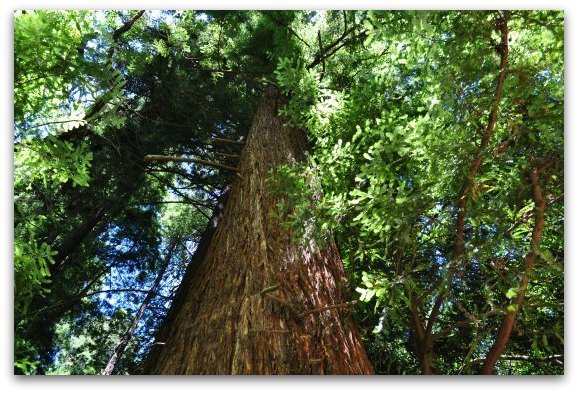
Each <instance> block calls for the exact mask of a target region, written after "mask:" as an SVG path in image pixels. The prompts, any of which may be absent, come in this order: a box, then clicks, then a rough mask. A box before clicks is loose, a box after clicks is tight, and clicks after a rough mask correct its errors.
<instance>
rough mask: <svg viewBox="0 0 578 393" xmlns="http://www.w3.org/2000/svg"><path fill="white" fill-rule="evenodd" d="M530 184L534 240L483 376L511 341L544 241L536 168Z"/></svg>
mask: <svg viewBox="0 0 578 393" xmlns="http://www.w3.org/2000/svg"><path fill="white" fill-rule="evenodd" d="M530 182H531V184H532V193H533V196H534V204H535V207H534V220H535V222H534V229H533V231H532V239H531V241H530V252H529V253H528V255H527V256H526V260H525V266H524V274H523V275H522V279H521V280H520V285H519V286H518V293H517V295H516V296H515V297H514V298H513V299H512V301H511V302H510V305H509V307H508V312H507V313H506V315H505V317H504V320H503V321H502V326H501V327H500V331H499V332H498V335H497V336H496V341H494V345H492V347H491V348H490V350H489V351H488V354H487V355H486V361H485V362H484V365H483V367H482V372H481V373H482V374H484V375H491V374H493V373H494V369H495V366H496V362H497V361H498V359H499V358H500V356H501V355H502V353H503V352H504V349H505V348H506V344H507V343H508V341H509V340H510V334H511V333H512V328H513V327H514V322H515V320H516V315H518V311H519V309H520V307H521V306H522V304H523V302H524V296H525V295H526V289H527V288H528V283H529V282H530V277H531V275H532V270H533V269H534V264H535V262H536V253H537V251H538V250H539V248H540V242H541V241H542V233H543V231H544V210H545V209H546V201H545V200H544V198H543V196H542V188H541V187H540V183H539V181H538V169H537V168H534V169H533V170H532V172H531V174H530Z"/></svg>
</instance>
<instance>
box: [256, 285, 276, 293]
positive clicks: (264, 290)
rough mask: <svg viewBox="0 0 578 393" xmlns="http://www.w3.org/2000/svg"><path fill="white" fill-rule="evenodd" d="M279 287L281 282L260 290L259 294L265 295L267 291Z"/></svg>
mask: <svg viewBox="0 0 578 393" xmlns="http://www.w3.org/2000/svg"><path fill="white" fill-rule="evenodd" d="M277 289H279V284H276V285H272V286H270V287H266V288H264V289H263V290H262V291H261V292H259V295H264V294H266V293H269V292H273V291H276V290H277Z"/></svg>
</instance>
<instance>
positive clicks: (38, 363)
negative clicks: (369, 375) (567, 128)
mask: <svg viewBox="0 0 578 393" xmlns="http://www.w3.org/2000/svg"><path fill="white" fill-rule="evenodd" d="M271 86H273V87H274V88H275V89H277V90H278V91H280V92H281V93H282V94H284V95H285V96H286V97H287V103H286V104H283V105H280V107H279V108H277V109H278V113H279V115H282V116H285V118H286V119H287V122H288V123H289V124H291V125H292V126H295V127H299V128H301V129H303V130H304V131H305V133H306V135H307V138H308V144H309V151H308V154H307V161H306V162H305V163H301V164H298V165H292V166H280V167H278V168H276V169H275V170H273V171H271V173H270V176H269V178H268V186H269V187H270V189H271V190H272V192H273V193H275V194H276V195H279V196H282V198H281V199H280V202H279V204H278V206H277V209H276V210H274V211H271V212H270V214H271V215H273V216H275V217H276V218H277V219H278V220H279V222H280V223H281V225H283V226H284V227H286V228H288V229H290V230H291V233H292V235H293V236H292V237H293V240H292V241H294V242H296V243H298V242H308V241H309V239H311V238H315V239H316V240H317V241H318V243H319V244H321V245H323V243H324V241H326V240H328V239H329V238H332V239H335V241H336V243H337V246H338V248H339V252H340V254H341V258H342V259H343V262H344V267H345V271H346V275H347V282H346V283H344V286H345V287H346V288H347V289H348V290H349V291H350V293H351V299H350V300H351V301H352V302H356V303H355V306H353V312H354V316H355V319H356V322H357V324H358V325H359V327H360V329H361V331H362V335H363V340H364V344H365V348H366V351H367V353H368V356H369V358H370V360H371V362H372V364H373V367H374V369H375V372H376V373H378V374H421V373H425V374H429V373H434V374H479V373H497V374H503V375H512V374H563V372H564V13H563V12H561V11H547V10H541V11H521V10H517V11H379V10H371V11H363V10H356V11H338V10H327V11H16V12H15V14H14V168H15V170H14V299H15V301H14V337H15V343H14V345H15V351H14V354H15V355H14V356H15V358H14V369H15V372H16V373H24V374H96V373H99V372H100V371H101V369H103V368H104V367H105V365H106V364H107V361H108V359H109V358H110V356H111V354H112V353H113V351H114V349H115V346H116V345H117V343H118V342H119V341H120V340H121V338H122V337H123V335H124V334H125V331H127V329H129V327H130V326H131V324H132V323H133V322H135V323H136V325H135V329H134V331H133V332H132V333H131V339H130V342H128V346H127V348H126V350H125V351H124V354H123V355H122V357H121V358H120V361H119V363H118V364H117V365H116V368H115V373H119V374H139V373H142V370H143V364H144V362H145V359H146V358H147V355H148V353H149V352H150V351H151V348H152V347H153V346H154V345H156V343H155V338H154V337H155V332H156V331H157V329H158V327H159V325H160V324H161V322H162V321H163V319H164V318H165V316H166V314H167V310H168V308H169V306H170V304H171V302H172V300H173V299H174V297H175V294H176V292H177V288H178V287H179V283H180V281H181V279H182V277H183V275H184V274H185V272H186V271H187V269H188V268H189V269H190V266H191V263H193V262H191V261H193V259H194V258H193V255H194V253H195V250H196V249H197V248H198V247H200V246H201V244H202V235H203V232H204V230H205V228H206V227H207V226H208V225H209V226H210V225H211V217H213V215H214V212H215V211H218V210H219V209H220V208H222V205H223V204H224V203H226V202H225V197H226V193H227V189H228V187H229V185H230V184H231V182H232V181H233V179H235V178H237V177H238V176H240V175H239V174H238V173H237V172H236V165H237V162H238V158H239V154H240V152H241V150H242V148H243V144H244V141H245V140H246V137H247V132H248V130H249V128H250V122H251V118H252V115H253V112H254V111H255V108H256V105H257V101H258V99H259V97H260V96H261V94H262V92H263V91H264V90H265V89H266V88H269V87H271ZM149 295H150V296H149ZM147 297H148V298H150V299H149V300H150V303H148V300H147V304H146V307H143V308H141V304H142V303H143V302H144V301H145V299H147ZM352 304H353V303H352ZM139 309H142V310H143V314H142V318H141V317H139V319H136V320H135V315H138V313H139Z"/></svg>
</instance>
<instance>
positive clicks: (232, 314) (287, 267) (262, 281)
mask: <svg viewBox="0 0 578 393" xmlns="http://www.w3.org/2000/svg"><path fill="white" fill-rule="evenodd" d="M281 101H282V97H281V96H280V95H279V93H278V92H277V91H276V90H275V89H273V88H269V89H268V90H266V91H265V93H264V95H263V98H262V100H261V102H260V104H259V106H258V108H257V111H256V114H255V117H254V120H253V125H252V128H251V130H250V132H249V136H248V139H247V142H246V146H245V148H244V149H243V152H242V154H241V159H240V163H239V170H240V176H239V177H238V178H237V179H236V180H235V181H234V183H233V185H232V189H231V192H230V196H229V198H228V202H227V205H226V207H225V211H224V214H223V218H222V221H221V222H220V224H219V226H218V228H217V230H216V233H215V235H214V237H213V238H212V241H211V243H210V246H209V248H208V250H207V252H206V255H205V258H204V259H203V260H202V261H201V262H200V265H199V266H198V268H197V269H195V270H196V271H195V274H194V275H193V276H192V277H187V279H189V280H190V282H187V280H186V279H185V281H184V282H183V284H182V285H185V286H186V287H187V294H186V297H185V299H184V301H183V302H182V304H179V303H177V306H176V307H174V308H173V310H171V315H170V316H169V321H170V323H167V324H165V326H164V329H163V331H162V332H161V334H160V337H159V338H158V340H157V344H158V345H156V346H155V350H154V351H153V353H152V354H151V359H150V360H149V369H148V372H149V373H151V374H371V373H372V368H371V365H370V363H369V361H368V359H367V356H366V354H365V351H364V348H363V344H362V342H361V339H360V335H359V333H358V331H357V329H356V327H355V325H354V323H353V321H352V320H351V317H350V311H349V307H350V306H351V304H352V303H349V302H348V300H350V299H348V297H347V294H346V292H345V291H344V289H343V283H344V281H345V276H344V272H343V267H342V263H341V259H340V256H339V253H338V251H337V248H336V246H335V244H333V243H332V242H328V243H327V244H325V245H324V247H323V248H320V247H319V245H318V244H316V242H315V241H314V240H310V241H309V242H308V243H307V244H296V243H295V242H293V241H292V238H291V234H290V231H289V230H288V229H286V228H283V227H282V226H281V225H280V223H279V222H278V219H277V218H275V216H274V215H273V214H271V213H272V211H274V209H275V208H276V206H277V201H278V198H277V197H275V196H273V195H272V193H271V192H270V190H269V186H268V180H267V179H268V177H269V174H270V171H271V169H273V168H275V167H276V166H279V165H282V164H294V163H297V162H299V161H302V160H303V159H304V154H305V150H306V139H305V135H304V133H303V131H302V130H300V129H299V128H293V127H289V126H286V125H284V119H283V118H281V117H279V116H278V115H277V113H276V109H277V108H278V106H279V105H280V103H281Z"/></svg>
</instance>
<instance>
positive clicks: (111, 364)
mask: <svg viewBox="0 0 578 393" xmlns="http://www.w3.org/2000/svg"><path fill="white" fill-rule="evenodd" d="M177 244H178V239H174V240H173V241H172V242H171V244H170V245H169V249H168V253H167V255H166V257H165V259H164V261H163V263H162V265H161V268H160V270H159V272H158V273H157V276H156V278H155V280H154V282H153V284H152V285H151V287H150V289H149V291H148V293H147V294H146V296H145V298H144V300H143V301H142V303H141V305H140V307H139V310H138V311H137V313H136V315H135V316H134V318H133V321H132V323H131V324H130V326H129V328H128V329H127V330H126V332H125V333H124V334H123V336H122V337H121V339H120V341H119V343H118V344H117V345H116V347H115V348H114V352H113V353H112V355H111V357H110V359H108V363H107V364H106V366H105V367H104V368H103V369H102V370H101V371H100V374H101V375H111V374H112V372H113V371H114V368H115V367H116V364H117V363H118V361H119V360H120V358H121V357H122V354H123V353H124V350H125V349H126V347H127V345H128V343H129V342H130V339H131V338H132V336H133V334H134V331H135V330H136V327H137V325H138V323H139V321H140V320H141V318H142V316H143V314H144V312H145V310H146V309H147V307H148V305H149V303H150V302H151V300H153V298H154V297H155V293H156V292H155V291H156V289H157V287H158V286H159V284H160V283H161V280H162V279H163V277H164V275H165V272H166V270H167V267H168V266H169V263H170V262H171V258H172V256H173V251H174V249H175V247H176V246H177Z"/></svg>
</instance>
